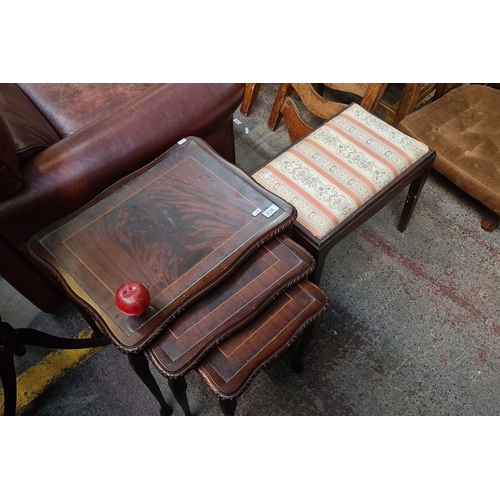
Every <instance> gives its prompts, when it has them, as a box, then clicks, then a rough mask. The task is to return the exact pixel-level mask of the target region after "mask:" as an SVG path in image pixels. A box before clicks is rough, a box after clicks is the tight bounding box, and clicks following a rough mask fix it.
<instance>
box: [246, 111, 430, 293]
mask: <svg viewBox="0 0 500 500" xmlns="http://www.w3.org/2000/svg"><path fill="white" fill-rule="evenodd" d="M435 156H436V155H435V152H434V151H432V150H430V149H429V148H428V147H427V146H426V145H425V144H423V143H421V142H419V141H417V140H415V139H413V138H411V137H409V136H407V135H406V134H404V133H402V132H400V131H399V130H397V129H395V128H394V127H392V126H391V125H389V124H387V123H386V122H384V121H382V120H381V119H379V118H377V117H375V116H374V115H372V114H371V113H369V112H368V111H366V110H365V109H364V108H362V107H361V106H359V105H357V104H352V105H351V106H349V107H348V108H346V109H345V110H344V111H342V112H341V113H339V114H338V115H336V116H335V117H333V118H332V119H331V120H329V121H327V122H325V123H324V124H323V125H322V126H320V127H319V128H317V129H316V130H314V131H313V132H311V133H310V134H308V135H307V136H305V137H303V138H302V139H300V140H299V141H298V142H296V143H295V144H293V145H292V146H291V147H290V148H288V149H287V150H285V151H284V152H282V153H280V154H279V155H278V156H277V157H275V158H274V159H273V160H271V161H270V162H269V163H267V164H266V165H264V166H263V167H260V168H259V169H258V170H257V171H255V172H253V178H254V179H255V180H256V181H257V182H259V183H260V184H261V185H262V186H264V187H265V188H267V189H268V190H269V191H271V192H273V193H275V194H277V195H278V196H280V197H281V198H283V199H285V200H286V201H288V202H289V203H291V204H292V205H294V206H295V208H296V209H297V211H298V217H297V219H296V221H295V223H294V227H293V233H294V239H295V240H296V241H297V242H298V243H299V244H301V245H302V246H303V247H304V248H306V249H307V250H308V251H310V252H311V253H312V255H313V256H314V258H315V259H316V269H315V271H314V273H313V274H312V275H311V276H310V277H309V279H310V281H312V282H313V283H316V284H319V282H320V279H321V273H322V270H323V266H324V263H325V259H326V256H327V255H328V252H329V251H330V250H331V249H332V248H333V246H334V245H336V244H337V243H338V242H339V241H340V240H341V239H342V238H344V237H345V236H346V235H347V234H349V233H350V232H351V231H352V230H354V229H355V228H356V227H358V226H359V225H360V224H362V223H363V222H365V221H366V220H367V219H369V218H370V217H371V216H372V215H374V214H375V213H376V212H378V211H379V210H380V209H381V208H383V207H384V206H385V205H386V204H387V203H388V202H389V201H390V200H392V199H393V198H394V197H395V196H396V195H397V194H398V193H399V192H401V191H402V190H403V189H404V188H405V187H406V186H408V185H410V188H409V191H408V195H407V198H406V203H405V205H404V209H403V213H402V216H401V219H400V223H399V227H398V229H399V230H400V231H404V230H405V229H406V226H407V224H408V221H409V219H410V217H411V214H412V212H413V210H414V208H415V204H416V202H417V200H418V197H419V195H420V191H421V190H422V187H423V185H424V184H425V181H426V179H427V176H428V173H429V171H430V169H431V167H432V164H433V161H434V158H435Z"/></svg>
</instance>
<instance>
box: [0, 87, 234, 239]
mask: <svg viewBox="0 0 500 500" xmlns="http://www.w3.org/2000/svg"><path fill="white" fill-rule="evenodd" d="M243 93H244V84H158V85H156V86H154V87H152V88H151V89H150V90H149V91H147V92H145V93H144V95H142V96H141V98H140V99H138V100H137V101H135V102H133V103H131V104H127V105H125V106H123V107H121V108H119V109H118V110H116V111H114V112H113V113H110V114H109V115H107V116H105V117H103V118H102V119H100V120H97V121H95V122H94V123H92V124H90V125H88V126H86V127H84V128H82V129H81V130H79V131H78V132H75V133H74V134H72V135H70V136H68V137H66V138H64V139H62V140H61V141H59V142H57V143H56V144H54V145H52V146H51V147H49V148H47V149H45V150H44V151H42V152H41V153H39V154H38V155H37V156H35V157H34V158H32V159H31V160H30V161H29V162H28V163H27V164H26V165H25V167H24V168H23V177H24V179H25V181H26V187H25V189H23V190H22V191H21V192H19V193H18V195H17V196H15V197H14V198H12V199H11V200H9V201H8V203H7V204H2V205H1V206H0V231H1V233H2V234H4V235H5V236H6V237H8V239H9V240H10V242H11V243H12V244H14V245H21V244H23V243H26V242H27V241H28V239H29V238H30V237H31V236H32V235H33V234H35V233H36V232H38V231H39V230H41V229H43V228H44V227H47V226H48V225H49V224H51V223H53V222H55V221H57V220H59V219H61V218H63V217H65V216H66V215H69V214H70V213H72V212H73V211H75V210H77V209H78V208H80V207H81V206H83V205H84V204H85V203H87V202H89V201H90V200H91V199H93V198H94V197H95V196H97V195H98V194H99V193H100V192H101V191H103V190H104V189H106V188H107V187H108V186H110V185H111V184H113V183H114V182H116V181H118V180H119V179H121V178H122V177H124V176H126V175H128V174H129V173H131V172H134V171H135V170H137V169H139V168H141V167H143V166H144V165H146V164H147V163H149V162H150V161H152V160H154V159H155V158H156V157H158V156H159V155H160V154H161V153H163V152H164V151H166V150H167V149H168V148H169V147H170V146H172V145H173V144H175V142H177V141H178V140H180V139H182V138H183V137H186V136H188V135H193V136H198V137H202V138H203V137H204V136H206V135H208V134H210V133H212V132H213V131H215V130H217V128H219V127H220V126H222V125H223V124H224V123H226V122H227V121H228V120H229V119H230V118H231V116H232V113H233V112H234V111H235V110H236V109H237V107H238V106H239V104H240V103H241V100H242V98H243ZM12 220H15V221H16V224H15V227H12V224H11V221H12ZM9 226H10V227H9Z"/></svg>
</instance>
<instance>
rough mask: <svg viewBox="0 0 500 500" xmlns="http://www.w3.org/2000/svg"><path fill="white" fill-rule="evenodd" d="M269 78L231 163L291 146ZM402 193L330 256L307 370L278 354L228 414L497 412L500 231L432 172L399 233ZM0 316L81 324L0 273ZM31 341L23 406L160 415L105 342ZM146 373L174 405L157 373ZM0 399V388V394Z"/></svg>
mask: <svg viewBox="0 0 500 500" xmlns="http://www.w3.org/2000/svg"><path fill="white" fill-rule="evenodd" d="M276 89H277V86H276V85H275V84H267V85H264V86H263V88H262V90H261V95H259V98H258V100H257V102H256V105H255V108H254V110H253V111H252V113H251V114H250V116H249V117H248V118H246V117H243V116H241V115H240V114H239V113H236V114H235V118H236V119H237V120H238V121H239V122H240V123H235V136H236V145H237V160H236V163H237V164H238V165H239V166H241V167H242V168H244V169H249V168H252V167H255V166H258V165H260V164H262V163H263V162H264V161H265V160H266V159H268V158H270V157H271V156H273V155H274V154H276V153H277V152H278V151H280V150H281V149H283V148H284V147H286V146H287V145H288V144H289V140H288V137H287V134H286V131H285V128H284V125H283V124H282V125H281V126H280V127H279V129H278V130H277V131H276V132H271V131H270V130H269V129H267V127H266V125H265V123H266V121H267V117H268V115H269V112H270V106H271V104H272V99H273V97H274V93H275V92H276ZM403 201H404V195H401V196H399V197H398V198H397V199H395V200H394V201H393V202H391V203H390V204H389V205H387V206H386V207H385V208H384V209H383V210H381V211H380V212H379V213H378V214H377V215H376V216H374V217H373V218H372V219H371V220H369V221H368V222H366V223H365V224H364V225H363V226H362V227H360V228H359V229H358V230H356V231H354V232H353V233H352V234H351V235H349V236H348V237H347V238H345V239H344V240H343V241H342V242H341V243H340V244H339V245H338V246H337V247H336V248H335V249H334V250H333V251H332V252H331V253H330V255H329V257H328V260H327V263H326V266H325V270H324V273H323V279H322V283H321V287H322V288H323V289H324V290H325V292H326V293H327V295H328V297H329V308H328V310H327V312H326V313H325V314H324V315H323V316H322V318H321V319H320V321H319V325H318V328H317V331H316V335H315V337H314V339H313V341H312V342H311V345H310V347H309V350H308V352H307V355H306V358H305V360H304V361H305V365H306V367H305V370H304V372H303V373H302V374H300V375H297V374H295V373H293V372H291V370H290V368H289V365H288V359H287V357H286V356H284V357H283V358H281V359H278V360H276V361H275V362H274V363H272V364H271V365H269V367H267V368H266V369H265V370H263V371H262V372H261V373H260V374H259V375H258V376H257V377H256V379H255V380H254V381H253V382H252V384H251V385H250V387H249V389H248V390H247V391H246V392H245V393H244V394H243V395H242V396H241V398H240V400H239V403H238V409H237V414H238V415H269V416H271V415H282V416H285V415H311V416H313V415H332V416H333V415H364V416H374V415H436V416H437V415H492V416H496V415H500V395H499V389H498V388H499V387H500V320H499V318H500V314H499V313H500V304H499V301H498V284H499V283H500V280H499V277H500V276H499V275H500V270H499V266H498V262H499V260H500V232H499V230H496V231H494V232H491V233H488V232H485V231H483V230H482V229H481V227H480V222H481V219H482V217H483V215H484V214H485V213H486V209H485V208H484V207H482V206H481V205H480V204H479V203H477V202H476V201H475V200H473V199H471V198H470V197H468V196H467V195H466V194H464V193H463V192H461V191H460V190H458V189H457V188H456V187H455V186H453V185H452V184H451V183H450V182H449V181H447V179H445V178H443V177H442V176H440V175H438V174H437V173H433V174H431V176H430V178H429V181H428V182H427V184H426V186H425V187H424V190H423V192H422V197H421V199H420V201H419V204H418V206H417V208H416V210H415V213H414V215H413V218H412V220H411V221H410V224H409V227H408V229H407V231H406V232H405V233H403V234H402V233H399V232H398V231H397V229H396V226H397V222H398V217H399V214H400V210H401V209H402V204H403ZM0 299H1V303H2V310H1V313H0V314H1V316H2V318H3V319H4V320H6V321H9V322H11V324H13V325H14V326H16V327H22V326H30V327H33V328H38V329H40V330H43V331H46V332H49V333H53V334H56V335H68V336H75V335H76V334H78V333H79V332H82V331H83V332H84V333H85V330H86V328H87V326H86V324H85V322H84V321H83V319H82V318H81V317H80V316H79V315H78V313H77V312H76V311H75V310H74V309H73V308H72V307H70V306H69V307H68V308H67V309H66V310H65V311H64V312H63V313H61V314H59V315H49V314H43V313H41V312H40V311H38V310H37V309H36V308H34V307H33V306H32V305H31V304H30V303H29V302H27V301H26V300H25V299H24V298H23V297H20V296H19V295H18V294H17V292H15V291H14V290H12V289H11V287H10V286H9V285H8V284H6V283H5V281H3V280H1V281H0ZM75 352H76V351H74V352H72V353H69V352H68V351H66V352H65V353H63V352H49V351H48V350H46V349H37V348H30V349H29V353H28V354H27V355H26V356H24V357H23V358H17V359H16V366H17V371H18V379H19V384H20V389H19V393H20V394H19V398H18V399H19V408H18V413H19V414H21V415H36V416H46V415H81V416H83V415H103V416H104V415H115V416H117V415H137V416H141V415H158V411H159V408H158V404H157V402H156V401H155V399H154V398H153V396H152V395H151V394H150V393H149V392H148V391H147V390H146V389H145V388H144V387H143V385H142V383H141V382H140V381H139V380H138V378H137V377H136V375H135V374H134V373H133V371H132V370H131V368H130V367H129V365H128V360H127V358H126V356H124V355H123V354H122V353H120V352H119V351H118V350H117V349H115V348H114V347H113V346H107V347H105V348H103V349H101V350H99V351H97V352H90V353H85V354H82V353H80V354H78V355H75ZM155 376H156V378H157V380H158V382H159V384H160V387H161V388H162V389H163V391H164V393H165V396H166V398H167V401H169V403H170V404H172V406H173V407H174V416H180V415H181V414H182V412H181V410H180V408H179V407H178V406H177V404H176V403H175V401H174V400H173V397H172V396H171V394H170V392H169V389H168V385H167V381H166V380H165V379H163V378H162V377H161V376H160V375H158V374H156V372H155ZM187 381H188V384H189V386H188V396H189V399H190V403H191V409H192V411H193V413H194V414H195V415H205V416H209V415H214V416H215V415H221V412H220V410H219V407H218V404H217V400H216V398H215V396H213V395H212V394H211V393H210V391H209V390H208V388H207V387H206V386H205V385H204V384H203V382H202V381H201V379H200V378H199V377H198V375H197V374H196V373H191V374H189V375H188V377H187ZM1 398H2V396H1V395H0V399H1Z"/></svg>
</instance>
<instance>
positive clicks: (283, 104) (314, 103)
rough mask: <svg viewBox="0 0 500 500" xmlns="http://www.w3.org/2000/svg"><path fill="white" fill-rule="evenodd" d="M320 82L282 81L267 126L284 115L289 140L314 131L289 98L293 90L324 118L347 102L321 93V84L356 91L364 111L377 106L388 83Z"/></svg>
mask: <svg viewBox="0 0 500 500" xmlns="http://www.w3.org/2000/svg"><path fill="white" fill-rule="evenodd" d="M319 85H320V86H319V87H318V86H316V87H315V86H314V85H313V84H311V83H282V84H281V85H280V87H279V89H278V93H277V95H276V99H275V101H274V104H273V108H272V110H271V114H270V116H269V120H268V122H267V125H268V127H269V128H270V129H271V130H275V129H276V127H277V126H278V124H279V122H280V120H281V117H283V119H284V121H285V125H286V127H287V130H288V135H289V136H290V140H291V141H292V142H295V141H297V140H299V139H300V138H302V137H304V136H305V135H306V134H308V133H309V132H311V131H312V130H313V128H314V127H311V126H310V125H309V124H308V123H306V121H305V120H304V119H303V117H302V116H301V113H300V111H299V109H298V107H297V105H296V104H295V102H294V100H293V98H292V97H291V96H292V94H293V92H296V94H297V96H298V97H299V99H300V100H301V102H302V104H303V105H304V106H305V108H306V109H307V110H308V111H309V112H310V113H312V114H313V115H314V116H316V117H318V118H321V119H323V120H328V119H330V118H332V117H333V116H334V115H336V114H337V113H340V112H341V111H342V110H344V109H345V108H346V107H347V106H348V104H344V103H341V102H336V101H332V100H329V99H326V98H325V97H323V95H321V94H322V92H321V86H323V85H324V86H326V87H328V88H330V89H332V90H337V91H340V92H348V93H350V94H355V95H356V96H358V97H359V98H360V99H361V102H360V105H361V106H362V107H363V108H365V109H366V110H367V111H374V110H375V109H376V107H377V106H378V104H379V102H380V99H381V97H382V95H383V93H384V91H385V89H386V87H387V83H325V84H319Z"/></svg>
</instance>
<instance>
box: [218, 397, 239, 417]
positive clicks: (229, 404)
mask: <svg viewBox="0 0 500 500" xmlns="http://www.w3.org/2000/svg"><path fill="white" fill-rule="evenodd" d="M237 404H238V400H237V399H219V406H220V409H221V410H222V413H223V414H224V415H225V416H226V417H233V416H234V414H235V413H236V406H237Z"/></svg>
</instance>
